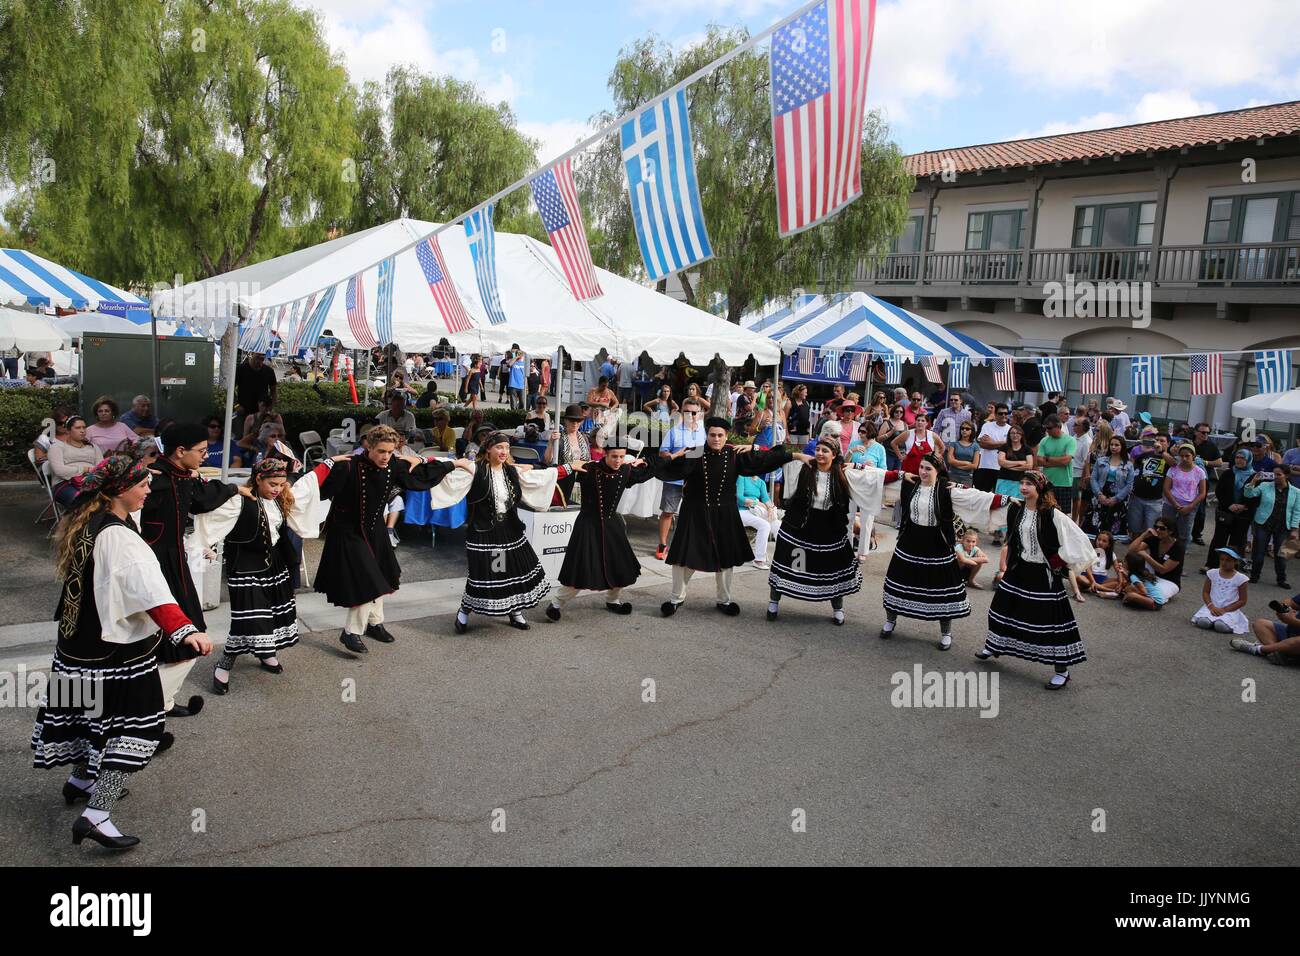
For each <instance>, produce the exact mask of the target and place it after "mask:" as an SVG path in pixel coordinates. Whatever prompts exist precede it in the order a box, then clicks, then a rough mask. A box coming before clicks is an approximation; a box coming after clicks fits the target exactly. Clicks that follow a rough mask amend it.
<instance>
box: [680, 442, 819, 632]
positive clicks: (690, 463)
mask: <svg viewBox="0 0 1300 956" xmlns="http://www.w3.org/2000/svg"><path fill="white" fill-rule="evenodd" d="M704 427H705V445H704V448H703V450H702V451H701V450H699V449H695V450H694V451H692V450H691V449H685V448H683V449H681V450H679V451H676V452H674V453H673V454H672V455H671V456H670V457H668V458H666V459H663V460H662V461H661V462H660V477H662V478H664V479H665V480H673V479H683V480H684V482H685V483H684V484H683V485H682V504H681V511H680V512H679V513H678V519H677V530H676V531H675V532H674V533H673V540H672V545H671V546H670V547H669V548H668V556H667V563H668V564H670V565H672V568H673V587H672V593H671V594H670V595H669V597H668V600H667V601H665V602H664V603H663V604H662V605H660V607H659V612H660V613H661V614H662V615H663V616H664V617H671V616H672V615H673V614H675V613H677V609H678V608H679V607H681V605H682V604H683V603H684V602H685V601H686V585H687V584H688V583H689V582H690V580H691V577H692V576H693V575H694V574H695V572H696V571H712V572H713V580H714V585H715V588H716V591H717V606H718V610H720V611H722V613H724V614H727V615H729V616H732V617H734V616H735V615H737V614H739V613H740V605H738V604H737V603H736V602H735V601H733V600H732V599H731V573H732V569H733V568H737V567H740V566H741V565H742V564H745V563H747V562H749V561H753V560H754V552H753V550H752V549H751V548H750V546H749V537H748V535H746V534H745V526H744V525H743V524H741V521H740V511H739V509H738V508H737V506H736V479H737V478H738V477H740V476H741V475H748V476H758V475H766V474H767V473H768V472H770V471H772V470H774V469H776V468H780V467H782V466H783V465H785V464H786V463H787V462H789V461H791V460H793V459H798V460H799V461H802V462H805V463H807V462H809V461H812V456H811V455H805V454H803V453H802V452H791V451H790V450H789V449H788V448H784V447H782V448H774V449H772V450H771V451H754V450H752V449H750V448H743V449H737V448H735V447H733V446H731V445H728V444H727V434H728V431H729V428H730V425H729V423H728V422H727V420H726V419H725V418H719V417H713V418H709V419H706V420H705V422H704ZM688 451H691V454H689V455H688V454H687V453H688Z"/></svg>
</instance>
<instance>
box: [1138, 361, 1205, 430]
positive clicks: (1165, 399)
mask: <svg viewBox="0 0 1300 956" xmlns="http://www.w3.org/2000/svg"><path fill="white" fill-rule="evenodd" d="M1160 370H1161V383H1160V384H1161V386H1162V388H1161V391H1160V394H1159V395H1138V396H1136V397H1135V398H1134V399H1133V405H1134V409H1135V413H1134V415H1133V417H1134V418H1136V417H1137V414H1136V412H1150V413H1151V418H1152V419H1154V421H1155V422H1156V425H1157V426H1158V427H1159V428H1160V429H1161V430H1162V431H1163V430H1164V429H1165V428H1166V427H1168V423H1169V422H1174V423H1175V424H1178V423H1180V422H1185V421H1187V416H1188V415H1190V414H1191V410H1192V369H1191V364H1190V362H1189V361H1188V360H1187V359H1185V358H1176V359H1171V358H1167V357H1166V358H1164V359H1161V361H1160ZM1139 406H1140V407H1139ZM1139 424H1140V423H1139Z"/></svg>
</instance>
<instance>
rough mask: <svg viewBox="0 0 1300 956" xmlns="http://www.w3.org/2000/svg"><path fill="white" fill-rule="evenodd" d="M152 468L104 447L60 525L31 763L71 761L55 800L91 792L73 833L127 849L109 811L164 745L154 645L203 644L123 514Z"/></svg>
mask: <svg viewBox="0 0 1300 956" xmlns="http://www.w3.org/2000/svg"><path fill="white" fill-rule="evenodd" d="M149 479H150V473H149V469H148V468H147V467H145V465H144V464H142V463H139V462H136V461H134V460H133V459H132V458H131V457H130V456H128V455H110V456H109V457H108V458H105V459H104V460H103V461H101V462H100V463H99V464H98V465H96V466H95V467H94V468H93V469H92V470H91V471H90V472H89V473H88V474H87V475H86V479H85V482H84V484H83V485H82V489H81V492H80V494H79V495H78V496H77V499H76V501H75V502H74V503H73V507H72V510H70V511H69V512H68V514H67V516H66V517H65V518H64V521H63V524H62V526H61V540H60V543H59V552H58V558H57V567H58V571H59V575H60V576H61V577H62V578H63V592H62V594H61V595H60V596H59V606H58V611H57V613H56V619H57V620H58V642H57V644H56V645H55V650H54V663H53V665H52V666H51V668H50V683H49V692H48V695H47V700H46V702H45V704H44V706H42V707H41V709H40V710H39V711H37V714H36V726H35V727H34V728H33V730H32V750H33V752H34V753H33V757H32V763H33V764H34V765H35V766H36V767H60V766H68V765H71V766H72V767H73V770H72V775H71V776H70V777H68V780H67V782H66V783H64V785H63V799H64V801H65V802H66V803H67V804H68V805H69V806H71V805H72V804H73V803H76V802H77V801H79V800H86V801H88V804H87V807H86V811H85V812H84V813H83V814H82V815H81V816H80V817H78V818H77V820H76V822H74V823H73V825H72V842H73V843H76V844H79V843H81V842H82V840H84V839H85V838H87V837H89V838H90V839H91V840H93V841H94V842H96V843H98V844H99V845H100V846H103V847H107V848H109V849H112V850H126V849H129V848H130V847H133V846H135V845H136V844H138V843H139V842H140V840H139V838H137V837H133V836H124V835H123V834H122V833H121V831H119V830H118V829H117V828H116V827H115V826H114V825H113V822H112V821H111V820H110V819H109V817H110V815H111V814H112V811H113V808H114V807H115V806H116V805H117V801H118V800H120V799H121V798H122V797H124V796H126V794H127V791H126V788H125V786H124V784H125V782H126V779H127V777H128V776H129V775H130V774H133V773H136V772H138V771H140V770H143V769H144V768H145V767H147V766H148V765H149V761H150V760H151V759H152V757H153V755H154V754H155V753H156V752H157V751H159V750H165V749H166V748H167V747H168V746H169V745H170V738H171V735H170V734H168V733H166V732H165V731H164V729H163V728H164V726H165V724H166V720H167V718H166V716H165V714H164V712H163V710H164V708H163V690H162V681H161V680H160V678H159V676H158V650H159V647H160V645H162V644H163V643H164V642H167V643H170V644H172V645H175V646H184V647H185V648H186V649H187V650H191V651H193V652H194V653H195V654H199V655H205V654H209V653H211V651H212V643H211V642H210V641H209V640H208V637H207V635H206V634H204V633H202V632H201V631H200V630H199V629H198V628H197V627H195V626H194V624H193V623H192V622H191V621H190V619H189V618H188V617H186V616H185V614H184V612H183V611H181V609H180V607H179V606H178V605H177V604H176V599H175V598H174V597H173V596H172V593H171V588H170V587H169V586H168V584H167V580H166V579H165V578H164V577H163V572H162V567H161V566H160V565H159V563H158V558H157V557H156V556H155V555H154V553H153V551H152V550H150V548H149V545H147V544H145V542H144V538H142V537H141V536H140V532H139V531H138V530H136V526H135V523H134V522H133V521H132V519H131V513H132V512H135V511H139V510H140V507H141V505H143V504H144V501H145V499H146V498H147V497H148V496H149Z"/></svg>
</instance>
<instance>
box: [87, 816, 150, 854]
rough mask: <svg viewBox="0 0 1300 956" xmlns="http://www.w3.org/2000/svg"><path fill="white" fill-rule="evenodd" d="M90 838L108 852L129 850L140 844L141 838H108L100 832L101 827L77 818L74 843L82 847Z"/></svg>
mask: <svg viewBox="0 0 1300 956" xmlns="http://www.w3.org/2000/svg"><path fill="white" fill-rule="evenodd" d="M86 837H90V838H91V839H92V840H94V841H95V842H96V843H98V844H99V845H100V846H102V847H104V848H105V849H108V850H129V849H131V847H133V846H135V845H136V844H138V843H139V842H140V838H139V837H133V836H108V835H107V834H105V833H100V832H99V827H97V826H95V824H93V823H91V822H90V821H89V820H87V819H86V818H85V817H77V819H76V822H75V823H73V824H72V842H73V845H75V846H81V841H82V840H84V839H85V838H86Z"/></svg>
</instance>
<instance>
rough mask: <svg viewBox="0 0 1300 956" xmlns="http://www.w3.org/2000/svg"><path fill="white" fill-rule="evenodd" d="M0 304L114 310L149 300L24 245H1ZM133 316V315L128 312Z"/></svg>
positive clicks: (141, 305) (140, 306) (144, 305)
mask: <svg viewBox="0 0 1300 956" xmlns="http://www.w3.org/2000/svg"><path fill="white" fill-rule="evenodd" d="M0 305H17V306H28V307H32V308H39V307H41V306H47V307H57V308H60V309H99V308H101V307H105V308H104V311H109V310H110V309H113V310H116V311H117V313H118V314H124V313H127V310H132V311H133V310H136V309H144V310H146V312H145V313H144V321H146V322H147V321H148V319H149V316H148V312H147V310H148V308H149V303H148V302H146V301H145V300H144V299H142V298H140V297H139V296H136V295H132V294H131V293H130V292H126V291H124V290H122V289H118V288H116V287H115V286H111V285H108V284H107V283H104V282H100V281H99V280H98V279H92V278H91V277H90V276H87V275H82V274H81V273H80V272H77V271H76V270H75V269H69V268H67V267H66V266H61V265H59V264H58V263H56V262H51V261H50V260H49V259H42V258H41V257H40V256H37V255H33V254H32V253H30V252H27V251H25V250H23V249H0ZM127 317H128V318H132V319H133V320H134V318H135V317H134V316H130V315H129V314H128V316H127Z"/></svg>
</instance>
